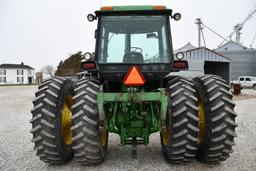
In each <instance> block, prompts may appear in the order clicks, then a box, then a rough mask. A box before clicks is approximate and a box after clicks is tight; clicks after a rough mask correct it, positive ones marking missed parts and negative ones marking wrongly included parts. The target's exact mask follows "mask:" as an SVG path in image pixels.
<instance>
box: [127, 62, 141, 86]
mask: <svg viewBox="0 0 256 171" xmlns="http://www.w3.org/2000/svg"><path fill="white" fill-rule="evenodd" d="M123 83H124V84H125V85H126V86H143V85H144V84H145V79H144V77H143V75H142V73H141V72H140V69H139V68H138V67H137V66H132V67H130V69H129V71H128V72H127V74H126V76H125V77H124V80H123Z"/></svg>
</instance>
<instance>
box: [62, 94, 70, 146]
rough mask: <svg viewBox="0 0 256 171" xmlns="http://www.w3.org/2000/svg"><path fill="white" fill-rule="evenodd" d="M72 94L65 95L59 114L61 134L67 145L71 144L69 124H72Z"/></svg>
mask: <svg viewBox="0 0 256 171" xmlns="http://www.w3.org/2000/svg"><path fill="white" fill-rule="evenodd" d="M71 106H72V96H67V97H66V98H65V101H64V105H63V109H62V115H61V129H62V135H63V137H64V141H65V143H66V144H67V145H71V144H72V132H71V124H72V121H71V119H72V111H71Z"/></svg>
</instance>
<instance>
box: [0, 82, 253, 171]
mask: <svg viewBox="0 0 256 171" xmlns="http://www.w3.org/2000/svg"><path fill="white" fill-rule="evenodd" d="M36 90H37V87H36V86H10V87H1V86H0V99H1V102H0V170H10V171H13V170H95V171H96V170H97V171H99V170H109V171H117V170H127V171H128V170H129V171H132V170H143V171H153V170H163V171H167V170H168V171H170V170H187V171H188V170H196V171H206V170H216V171H219V170H232V171H234V170H237V171H240V170H254V171H255V170H256V131H255V130H256V110H255V108H256V91H255V90H250V89H243V90H242V95H240V96H236V97H234V100H235V102H236V104H237V106H236V108H235V110H236V112H237V113H238V117H237V123H238V125H239V126H238V128H237V130H236V132H237V135H238V137H237V138H236V140H235V141H236V146H235V147H234V148H233V151H234V152H233V154H232V155H231V157H230V158H229V159H228V160H227V161H225V162H222V163H220V164H217V165H205V164H202V163H200V162H198V161H196V160H194V161H192V162H191V163H189V164H186V165H171V164H168V163H167V162H166V161H165V160H164V158H163V156H162V154H161V147H160V138H159V134H153V135H152V136H150V143H149V145H148V146H139V148H138V157H137V159H132V158H131V147H130V146H121V145H120V144H119V137H118V136H117V135H114V134H111V135H110V137H109V148H108V151H109V153H108V156H107V158H106V160H105V162H104V163H103V164H101V165H100V166H94V167H85V166H80V165H79V164H78V163H77V162H76V161H74V160H72V161H70V162H69V163H67V164H63V165H57V166H52V165H48V164H45V163H43V162H41V161H40V160H39V159H38V158H37V157H36V155H35V152H34V151H33V144H32V143H31V142H30V141H31V138H32V135H31V134H30V133H29V130H30V129H31V124H30V123H29V120H30V119H31V113H30V110H31V108H32V100H33V98H34V93H35V91H36Z"/></svg>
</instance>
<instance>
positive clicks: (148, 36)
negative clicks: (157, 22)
mask: <svg viewBox="0 0 256 171" xmlns="http://www.w3.org/2000/svg"><path fill="white" fill-rule="evenodd" d="M150 38H157V35H156V33H148V34H147V39H150Z"/></svg>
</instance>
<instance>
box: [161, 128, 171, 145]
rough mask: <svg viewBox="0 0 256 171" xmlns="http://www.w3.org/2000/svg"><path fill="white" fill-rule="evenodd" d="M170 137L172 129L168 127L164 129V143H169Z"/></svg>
mask: <svg viewBox="0 0 256 171" xmlns="http://www.w3.org/2000/svg"><path fill="white" fill-rule="evenodd" d="M169 138H170V131H169V129H168V128H164V129H163V131H162V141H163V144H164V145H167V144H168V143H169Z"/></svg>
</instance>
